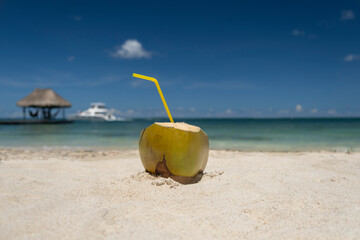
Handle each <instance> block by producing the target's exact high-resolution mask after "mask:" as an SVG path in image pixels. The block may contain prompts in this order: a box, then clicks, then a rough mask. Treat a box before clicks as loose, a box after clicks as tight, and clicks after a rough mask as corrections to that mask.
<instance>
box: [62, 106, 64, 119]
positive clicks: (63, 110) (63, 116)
mask: <svg viewBox="0 0 360 240" xmlns="http://www.w3.org/2000/svg"><path fill="white" fill-rule="evenodd" d="M62 115H63V119H65V108H62Z"/></svg>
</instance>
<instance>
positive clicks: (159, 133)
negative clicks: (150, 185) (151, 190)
mask: <svg viewBox="0 0 360 240" xmlns="http://www.w3.org/2000/svg"><path fill="white" fill-rule="evenodd" d="M139 151H140V158H141V161H142V164H143V165H144V168H145V170H146V171H148V172H150V173H155V174H159V175H161V176H162V177H166V178H168V177H171V178H172V179H174V180H175V181H178V182H180V183H194V182H197V181H199V180H200V179H201V177H202V173H203V171H204V169H205V167H206V164H207V160H208V156H209V140H208V137H207V135H206V133H205V132H204V131H202V130H201V128H199V127H197V126H193V125H189V124H187V123H171V122H163V123H160V122H155V123H154V124H152V125H150V126H149V127H147V128H145V129H144V130H143V131H142V132H141V135H140V140H139Z"/></svg>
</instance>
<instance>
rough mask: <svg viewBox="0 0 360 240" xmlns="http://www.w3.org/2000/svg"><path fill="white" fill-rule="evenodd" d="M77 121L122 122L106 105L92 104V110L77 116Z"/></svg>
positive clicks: (89, 109)
mask: <svg viewBox="0 0 360 240" xmlns="http://www.w3.org/2000/svg"><path fill="white" fill-rule="evenodd" d="M76 119H77V120H91V121H121V120H123V119H121V118H117V117H115V116H114V115H113V111H111V110H108V109H107V108H106V105H105V103H91V104H90V108H88V109H87V110H85V111H83V112H80V113H78V114H77V115H76Z"/></svg>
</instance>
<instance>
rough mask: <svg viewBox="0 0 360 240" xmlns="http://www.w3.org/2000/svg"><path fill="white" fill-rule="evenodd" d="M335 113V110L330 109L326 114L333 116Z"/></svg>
mask: <svg viewBox="0 0 360 240" xmlns="http://www.w3.org/2000/svg"><path fill="white" fill-rule="evenodd" d="M335 113H336V110H335V109H330V110H329V111H328V114H331V115H333V114H335Z"/></svg>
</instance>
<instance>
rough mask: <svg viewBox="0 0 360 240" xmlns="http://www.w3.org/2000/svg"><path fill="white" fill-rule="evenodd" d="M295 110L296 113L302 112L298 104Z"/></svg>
mask: <svg viewBox="0 0 360 240" xmlns="http://www.w3.org/2000/svg"><path fill="white" fill-rule="evenodd" d="M295 109H296V111H297V112H302V110H303V107H302V106H301V105H300V104H297V105H296V108H295Z"/></svg>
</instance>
